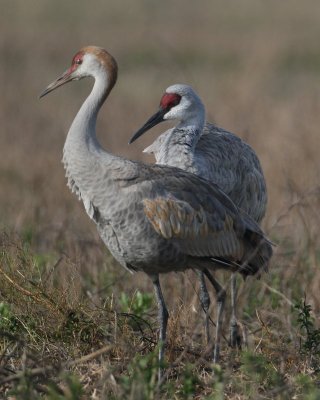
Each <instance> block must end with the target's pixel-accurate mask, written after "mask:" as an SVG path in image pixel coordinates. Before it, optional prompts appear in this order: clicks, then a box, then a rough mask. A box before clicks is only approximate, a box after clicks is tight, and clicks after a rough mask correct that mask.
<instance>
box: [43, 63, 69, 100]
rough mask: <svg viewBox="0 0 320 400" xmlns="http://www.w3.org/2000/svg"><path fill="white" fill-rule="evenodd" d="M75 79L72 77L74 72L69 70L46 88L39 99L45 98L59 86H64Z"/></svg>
mask: <svg viewBox="0 0 320 400" xmlns="http://www.w3.org/2000/svg"><path fill="white" fill-rule="evenodd" d="M73 79H75V78H74V77H73V76H72V71H71V69H70V68H69V69H67V71H65V72H64V73H63V74H62V75H61V76H60V77H59V78H58V79H56V80H55V81H54V82H52V83H50V85H48V86H47V87H46V89H45V90H44V91H43V92H42V93H41V94H40V96H39V99H41V97H44V96H45V95H47V94H48V93H50V92H52V91H53V90H55V89H57V88H58V87H59V86H62V85H64V84H65V83H68V82H70V81H72V80H73Z"/></svg>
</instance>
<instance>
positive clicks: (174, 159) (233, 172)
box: [129, 84, 267, 347]
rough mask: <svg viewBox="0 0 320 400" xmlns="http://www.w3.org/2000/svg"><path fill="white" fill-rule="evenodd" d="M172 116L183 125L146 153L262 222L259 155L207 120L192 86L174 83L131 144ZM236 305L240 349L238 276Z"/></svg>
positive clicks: (233, 334) (234, 333) (203, 293)
mask: <svg viewBox="0 0 320 400" xmlns="http://www.w3.org/2000/svg"><path fill="white" fill-rule="evenodd" d="M168 120H176V121H178V124H177V125H176V126H175V127H174V128H172V129H169V130H167V131H165V132H164V133H162V134H161V135H160V136H159V137H158V138H157V139H156V140H155V141H154V142H153V143H152V144H151V145H150V146H149V147H147V148H146V149H145V150H144V152H145V153H152V154H154V156H155V158H156V162H157V164H161V165H170V166H172V167H178V168H181V169H183V170H186V171H188V172H192V173H194V174H196V175H199V176H201V177H202V178H205V179H207V180H209V181H210V182H214V183H216V184H217V185H218V186H219V187H220V189H222V190H223V191H224V193H226V194H227V195H228V196H229V197H230V198H231V200H232V201H233V202H234V203H235V205H236V206H237V207H239V208H241V209H242V210H244V211H245V212H246V213H247V214H248V215H250V217H251V218H253V219H254V220H255V221H256V222H257V223H258V224H260V223H261V220H262V218H263V217H264V215H265V212H266V206H267V188H266V183H265V179H264V175H263V171H262V168H261V165H260V162H259V159H258V157H257V155H256V153H255V152H254V150H253V149H252V148H251V147H250V146H249V145H248V144H247V143H245V142H244V141H243V140H242V139H241V138H239V137H238V136H236V135H234V134H233V133H230V132H228V131H226V130H225V129H222V128H219V127H218V126H216V125H214V124H210V123H206V113H205V107H204V104H203V102H202V101H201V99H200V97H199V96H198V95H197V93H196V92H195V91H194V90H193V89H192V88H191V87H190V86H189V85H184V84H175V85H172V86H169V87H168V88H167V89H166V91H165V93H164V95H163V96H162V98H161V100H160V107H159V110H158V111H157V112H156V113H155V114H154V115H153V116H152V117H151V118H150V119H149V120H148V121H147V122H146V123H145V124H144V125H143V126H142V128H140V129H139V130H138V131H137V132H136V133H135V134H134V135H133V137H132V138H131V140H130V142H129V143H132V142H134V141H135V140H136V139H137V138H138V137H140V136H141V135H142V134H143V133H145V132H146V131H147V130H149V129H151V128H152V127H153V126H155V125H157V124H159V123H160V122H162V121H168ZM199 275H200V300H201V303H202V307H203V309H204V311H205V313H206V323H205V328H206V335H207V341H209V338H210V335H209V327H208V321H209V320H208V309H209V306H210V297H209V294H208V291H207V288H206V284H205V280H204V275H203V273H202V272H201V273H200V274H199ZM212 279H213V278H212ZM212 279H211V280H212ZM215 288H216V290H217V296H218V299H217V300H218V320H217V329H218V330H219V325H220V324H221V321H220V318H221V314H222V312H221V311H220V310H221V309H223V302H224V292H223V290H222V288H221V287H220V286H219V284H218V283H217V282H216V283H215ZM231 308H232V314H231V321H230V344H231V346H232V347H235V346H236V345H240V335H239V332H238V324H237V317H236V275H235V274H233V275H232V277H231Z"/></svg>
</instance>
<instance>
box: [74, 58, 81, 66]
mask: <svg viewBox="0 0 320 400" xmlns="http://www.w3.org/2000/svg"><path fill="white" fill-rule="evenodd" d="M74 63H75V64H78V65H80V64H82V60H81V58H77V59H76V60H74Z"/></svg>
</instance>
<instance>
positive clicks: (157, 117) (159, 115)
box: [129, 107, 167, 144]
mask: <svg viewBox="0 0 320 400" xmlns="http://www.w3.org/2000/svg"><path fill="white" fill-rule="evenodd" d="M166 113H167V110H166V109H164V108H162V107H160V109H159V111H158V112H156V113H155V114H154V115H153V116H152V117H151V118H149V119H148V121H147V122H146V123H145V124H144V125H143V127H142V128H140V129H139V130H138V131H137V132H136V133H135V134H134V135H133V136H132V138H131V139H130V140H129V144H131V143H133V142H134V141H135V140H137V139H138V138H139V137H140V136H141V135H143V134H144V133H145V132H146V131H148V130H149V129H151V128H153V127H154V126H156V125H158V124H160V122H162V121H164V119H163V117H164V115H165V114H166Z"/></svg>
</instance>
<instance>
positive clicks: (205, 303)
mask: <svg viewBox="0 0 320 400" xmlns="http://www.w3.org/2000/svg"><path fill="white" fill-rule="evenodd" d="M197 274H198V276H199V281H200V303H201V307H202V309H203V311H204V313H205V320H204V329H205V334H206V340H207V344H208V343H209V342H210V331H209V308H210V303H211V301H210V296H209V293H208V289H207V286H206V282H205V277H204V274H203V272H202V271H197Z"/></svg>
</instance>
